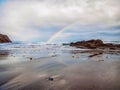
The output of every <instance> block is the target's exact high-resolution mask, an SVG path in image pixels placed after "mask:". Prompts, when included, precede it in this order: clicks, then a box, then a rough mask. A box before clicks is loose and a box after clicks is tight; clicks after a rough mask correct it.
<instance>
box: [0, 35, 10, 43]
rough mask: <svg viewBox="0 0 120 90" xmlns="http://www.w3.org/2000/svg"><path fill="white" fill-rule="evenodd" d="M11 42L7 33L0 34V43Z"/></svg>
mask: <svg viewBox="0 0 120 90" xmlns="http://www.w3.org/2000/svg"><path fill="white" fill-rule="evenodd" d="M9 42H12V41H11V40H10V38H9V37H8V36H7V35H4V34H0V43H9Z"/></svg>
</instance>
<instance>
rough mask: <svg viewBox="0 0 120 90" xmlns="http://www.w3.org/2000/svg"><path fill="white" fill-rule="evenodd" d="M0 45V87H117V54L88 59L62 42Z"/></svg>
mask: <svg viewBox="0 0 120 90" xmlns="http://www.w3.org/2000/svg"><path fill="white" fill-rule="evenodd" d="M0 47H1V48H0V90H120V55H119V54H118V55H117V54H107V53H103V54H101V55H98V56H95V57H92V58H90V57H88V56H89V55H91V54H92V53H90V52H88V53H87V52H86V53H79V52H78V51H81V49H76V48H73V47H69V46H62V45H39V44H36V45H33V44H29V45H26V44H22V45H19V44H15V45H13V44H10V45H1V46H0ZM50 78H52V79H53V80H51V79H50Z"/></svg>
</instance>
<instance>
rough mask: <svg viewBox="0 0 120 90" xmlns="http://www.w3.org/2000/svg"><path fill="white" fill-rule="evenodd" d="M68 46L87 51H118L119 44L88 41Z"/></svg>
mask: <svg viewBox="0 0 120 90" xmlns="http://www.w3.org/2000/svg"><path fill="white" fill-rule="evenodd" d="M70 46H75V47H77V48H88V49H97V48H98V49H106V48H108V49H112V50H116V49H120V44H112V43H106V44H105V43H103V41H102V40H99V39H97V40H88V41H79V42H75V43H73V42H72V43H70Z"/></svg>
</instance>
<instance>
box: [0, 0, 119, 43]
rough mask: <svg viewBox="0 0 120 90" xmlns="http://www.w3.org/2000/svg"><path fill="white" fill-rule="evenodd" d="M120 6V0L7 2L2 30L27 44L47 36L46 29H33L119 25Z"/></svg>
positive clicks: (33, 0)
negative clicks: (76, 24) (83, 25)
mask: <svg viewBox="0 0 120 90" xmlns="http://www.w3.org/2000/svg"><path fill="white" fill-rule="evenodd" d="M119 3H120V0H6V3H4V5H3V7H2V9H0V13H1V15H0V28H1V30H0V31H1V32H2V33H5V34H9V35H10V36H11V38H13V39H15V40H22V41H27V40H31V39H35V38H43V37H45V35H43V32H42V31H43V30H42V29H39V30H38V29H34V28H32V26H33V27H34V26H39V27H43V26H44V27H47V26H58V27H61V28H62V27H64V26H65V25H69V24H71V23H76V22H78V23H79V24H85V25H88V24H105V25H119V24H120V5H119ZM49 32H52V33H54V32H56V31H54V30H50V31H49ZM50 35H51V34H49V33H46V36H47V37H50ZM67 35H68V34H67Z"/></svg>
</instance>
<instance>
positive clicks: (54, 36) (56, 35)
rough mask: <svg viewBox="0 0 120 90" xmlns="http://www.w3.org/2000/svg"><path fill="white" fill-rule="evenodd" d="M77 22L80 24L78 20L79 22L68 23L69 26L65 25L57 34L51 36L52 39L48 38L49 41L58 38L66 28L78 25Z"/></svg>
mask: <svg viewBox="0 0 120 90" xmlns="http://www.w3.org/2000/svg"><path fill="white" fill-rule="evenodd" d="M76 24H78V22H77V23H72V24H70V25H67V26H65V27H63V28H62V29H60V30H59V31H58V32H56V33H55V34H53V35H52V36H51V37H50V39H48V41H47V43H51V42H52V41H53V40H54V39H55V38H57V37H58V36H59V35H60V34H61V33H62V32H64V31H65V30H67V29H69V28H71V27H73V26H74V25H76Z"/></svg>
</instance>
